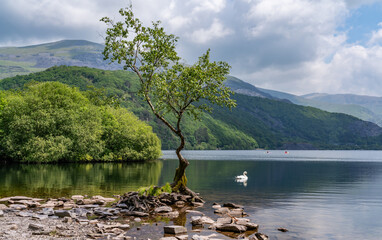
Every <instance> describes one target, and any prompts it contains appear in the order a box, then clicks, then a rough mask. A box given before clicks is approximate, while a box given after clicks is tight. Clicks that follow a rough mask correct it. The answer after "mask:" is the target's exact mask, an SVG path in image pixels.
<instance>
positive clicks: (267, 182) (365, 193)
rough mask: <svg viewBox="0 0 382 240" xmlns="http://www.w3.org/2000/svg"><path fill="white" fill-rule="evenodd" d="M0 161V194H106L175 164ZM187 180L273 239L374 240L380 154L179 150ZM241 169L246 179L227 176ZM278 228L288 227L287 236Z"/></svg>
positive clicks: (378, 228) (165, 172)
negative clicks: (240, 209) (239, 209)
mask: <svg viewBox="0 0 382 240" xmlns="http://www.w3.org/2000/svg"><path fill="white" fill-rule="evenodd" d="M163 153H164V154H163V160H161V161H156V162H150V163H143V164H138V163H134V164H115V163H107V164H65V165H0V186H1V188H0V197H2V196H10V195H29V196H40V197H52V196H70V195H71V194H89V195H95V194H101V195H105V196H110V195H112V194H119V193H123V192H125V191H129V190H134V189H136V188H137V187H139V186H146V185H150V184H163V183H165V182H171V180H172V177H173V174H174V171H175V168H176V167H177V161H176V160H175V154H174V152H173V151H164V152H163ZM184 155H185V156H186V157H187V158H188V159H189V160H190V163H191V164H190V166H189V168H188V169H187V176H188V179H189V182H188V185H189V187H190V188H192V189H193V190H195V191H197V192H199V193H200V194H201V195H202V196H203V197H204V199H205V200H207V204H206V207H205V212H207V213H210V215H212V211H211V209H210V207H211V203H212V202H220V203H222V202H227V201H230V202H234V203H238V204H241V205H243V206H244V207H245V211H246V212H247V213H248V214H249V215H250V218H251V219H252V220H253V221H254V222H256V223H258V224H260V232H263V233H265V234H267V235H269V236H270V237H271V238H272V239H353V238H354V239H381V236H382V217H381V216H382V152H380V151H289V152H285V151H270V152H267V151H259V150H257V151H185V152H184ZM243 171H247V172H248V177H249V178H248V181H247V182H246V183H238V182H235V181H234V177H235V176H236V175H239V174H242V172H243ZM278 227H285V228H287V229H289V232H287V233H281V232H278V231H277V228H278Z"/></svg>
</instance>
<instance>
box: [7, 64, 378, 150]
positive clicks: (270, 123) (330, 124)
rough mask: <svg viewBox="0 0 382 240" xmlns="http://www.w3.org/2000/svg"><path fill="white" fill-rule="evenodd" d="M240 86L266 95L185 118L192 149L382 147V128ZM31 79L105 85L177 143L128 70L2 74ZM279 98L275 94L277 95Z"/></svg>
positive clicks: (167, 144)
mask: <svg viewBox="0 0 382 240" xmlns="http://www.w3.org/2000/svg"><path fill="white" fill-rule="evenodd" d="M230 80H233V81H231V82H230V83H229V84H233V83H232V82H236V84H237V85H240V86H242V87H239V86H238V87H237V88H236V90H237V89H241V88H243V87H244V88H247V89H249V90H251V91H253V92H257V93H256V94H259V95H261V96H248V95H243V94H240V93H236V94H235V95H234V99H235V100H236V102H237V107H236V108H234V109H232V111H230V110H228V109H226V108H220V107H218V106H213V108H214V110H213V112H212V113H205V114H203V116H202V119H201V121H200V122H198V121H192V119H185V120H186V121H185V122H184V123H183V128H184V132H185V135H186V136H187V146H186V148H187V149H216V148H218V149H253V148H256V147H260V148H267V149H382V128H380V127H379V126H377V125H376V124H374V123H371V122H365V121H362V120H360V119H357V118H355V117H352V116H349V115H345V114H340V113H329V112H326V111H322V110H319V109H317V108H313V107H304V106H300V105H296V104H292V103H291V102H289V101H280V100H279V99H276V100H275V99H272V98H270V97H268V98H267V97H266V96H268V95H270V94H269V93H263V92H262V91H261V90H259V89H257V88H255V87H250V86H248V85H246V84H245V83H243V82H240V81H238V79H235V78H230ZM31 81H60V82H62V83H65V84H68V85H72V86H77V87H79V88H80V89H81V90H86V87H87V86H95V87H97V88H102V87H103V88H105V89H106V91H107V93H108V94H110V95H114V96H117V97H118V98H119V99H120V100H121V105H122V106H124V107H127V108H128V109H130V110H131V111H133V112H134V113H135V114H136V115H137V116H138V117H139V118H140V119H142V120H144V121H147V122H148V123H149V124H150V125H151V126H153V130H154V132H156V133H157V134H158V136H159V137H160V138H161V140H162V147H163V149H174V148H176V147H177V145H178V140H177V138H176V137H175V136H174V135H173V134H171V132H169V130H168V129H167V128H166V127H165V126H164V125H163V124H161V123H160V122H159V121H158V120H157V119H156V118H155V117H154V116H153V115H152V114H151V112H150V110H149V109H148V107H147V104H145V103H144V102H143V101H142V99H141V98H140V97H139V96H138V95H137V91H138V88H139V81H138V79H137V77H136V76H135V75H134V74H133V73H131V72H128V71H107V70H101V69H92V68H87V67H68V66H59V67H52V68H49V69H47V70H45V71H43V72H38V73H33V74H29V75H24V76H17V77H12V78H6V79H2V80H0V89H3V90H7V89H18V88H22V87H23V85H24V84H26V83H28V82H31ZM273 98H274V97H273Z"/></svg>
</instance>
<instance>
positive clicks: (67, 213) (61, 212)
mask: <svg viewBox="0 0 382 240" xmlns="http://www.w3.org/2000/svg"><path fill="white" fill-rule="evenodd" d="M54 215H55V216H57V217H60V218H63V217H72V218H73V217H76V214H75V213H72V212H70V211H68V210H56V211H54Z"/></svg>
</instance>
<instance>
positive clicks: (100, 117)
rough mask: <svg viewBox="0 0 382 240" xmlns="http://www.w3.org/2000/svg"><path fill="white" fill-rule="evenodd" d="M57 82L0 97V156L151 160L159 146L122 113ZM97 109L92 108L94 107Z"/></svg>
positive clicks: (146, 129)
mask: <svg viewBox="0 0 382 240" xmlns="http://www.w3.org/2000/svg"><path fill="white" fill-rule="evenodd" d="M86 95H91V94H89V93H83V92H80V91H79V90H78V89H77V88H73V87H69V86H67V85H64V84H62V83H59V82H45V83H32V84H30V85H28V86H26V88H25V90H23V91H3V92H2V93H1V94H0V96H1V97H0V100H1V101H0V122H1V127H0V135H1V136H0V137H1V139H2V140H1V142H0V153H1V155H2V157H3V158H4V159H10V160H12V161H21V162H58V161H111V160H124V161H127V160H146V159H156V158H158V157H159V155H160V141H159V139H158V138H157V136H156V135H155V134H154V133H153V132H152V129H151V127H150V126H148V125H147V124H145V123H143V122H141V121H140V120H138V118H137V117H135V116H134V115H133V114H132V113H130V112H128V111H127V110H126V109H124V108H118V107H114V106H111V105H109V104H106V102H107V101H103V103H104V104H102V101H101V100H102V98H101V100H100V99H99V98H98V100H97V101H96V97H94V96H99V93H98V94H92V95H91V96H93V98H90V99H89V98H87V97H86ZM95 103H97V104H95Z"/></svg>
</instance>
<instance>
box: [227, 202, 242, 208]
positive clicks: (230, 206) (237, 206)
mask: <svg viewBox="0 0 382 240" xmlns="http://www.w3.org/2000/svg"><path fill="white" fill-rule="evenodd" d="M223 207H229V208H243V206H241V205H237V204H235V203H224V204H223Z"/></svg>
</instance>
